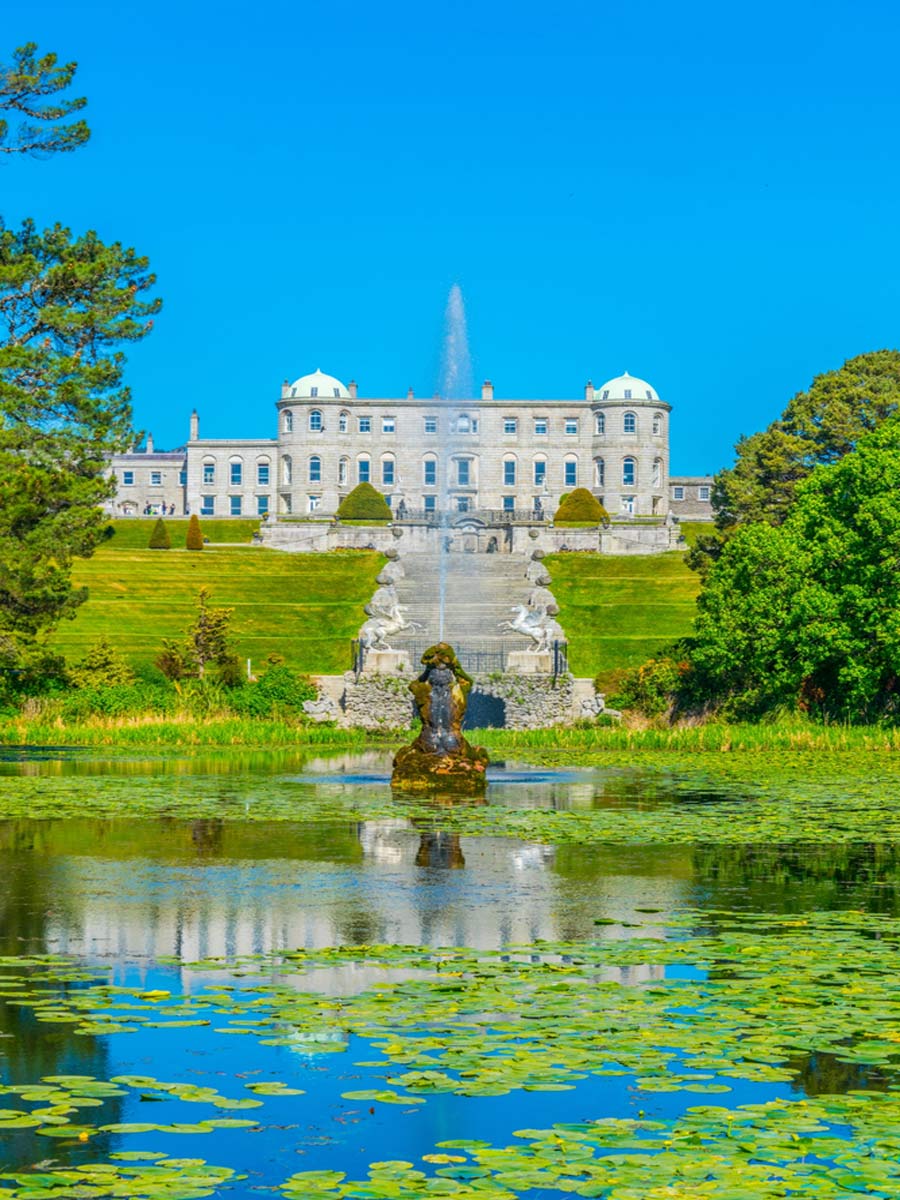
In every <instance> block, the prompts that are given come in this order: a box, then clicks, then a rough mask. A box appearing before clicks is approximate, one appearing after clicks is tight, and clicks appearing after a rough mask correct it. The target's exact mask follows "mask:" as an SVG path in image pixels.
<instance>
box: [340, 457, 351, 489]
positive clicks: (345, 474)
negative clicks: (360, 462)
mask: <svg viewBox="0 0 900 1200" xmlns="http://www.w3.org/2000/svg"><path fill="white" fill-rule="evenodd" d="M349 477H350V459H349V458H342V459H340V461H339V462H338V487H346V486H347V480H348V479H349Z"/></svg>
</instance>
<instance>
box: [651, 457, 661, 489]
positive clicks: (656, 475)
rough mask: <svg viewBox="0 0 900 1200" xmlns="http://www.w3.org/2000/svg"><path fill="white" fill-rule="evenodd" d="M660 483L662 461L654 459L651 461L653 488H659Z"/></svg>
mask: <svg viewBox="0 0 900 1200" xmlns="http://www.w3.org/2000/svg"><path fill="white" fill-rule="evenodd" d="M661 483H662V459H661V458H654V460H653V486H654V487H659V486H660V484H661Z"/></svg>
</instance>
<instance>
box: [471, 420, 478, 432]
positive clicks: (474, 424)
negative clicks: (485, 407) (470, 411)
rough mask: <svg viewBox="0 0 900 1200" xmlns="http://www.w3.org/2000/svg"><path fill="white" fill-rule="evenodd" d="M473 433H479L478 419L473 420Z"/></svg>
mask: <svg viewBox="0 0 900 1200" xmlns="http://www.w3.org/2000/svg"><path fill="white" fill-rule="evenodd" d="M472 432H473V433H477V432H478V418H477V417H473V418H472Z"/></svg>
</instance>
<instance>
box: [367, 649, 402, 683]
mask: <svg viewBox="0 0 900 1200" xmlns="http://www.w3.org/2000/svg"><path fill="white" fill-rule="evenodd" d="M363 673H364V674H366V675H401V674H403V675H409V676H410V677H412V662H411V661H410V657H409V651H408V650H370V651H369V652H368V654H367V655H366V661H365V665H364V666H363Z"/></svg>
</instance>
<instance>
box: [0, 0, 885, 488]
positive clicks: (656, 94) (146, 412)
mask: <svg viewBox="0 0 900 1200" xmlns="http://www.w3.org/2000/svg"><path fill="white" fill-rule="evenodd" d="M29 8H31V11H30V12H29V11H28V9H29ZM3 29H4V37H3V42H4V47H5V48H4V47H0V54H2V56H3V57H6V56H8V53H9V51H10V50H11V49H12V47H14V46H16V45H19V44H21V43H22V42H24V41H27V40H33V41H37V42H38V43H39V45H40V47H41V48H42V49H53V50H55V51H57V52H58V53H59V54H60V56H61V57H63V58H66V59H70V58H74V59H77V60H78V62H79V64H80V66H79V76H78V80H79V88H78V90H79V92H83V93H84V94H87V95H88V97H89V99H90V106H89V110H88V115H89V118H90V122H91V125H92V128H93V131H94V133H93V138H92V140H91V142H90V144H89V146H88V147H87V148H86V149H85V150H83V151H81V152H80V153H78V154H72V155H66V156H61V157H58V158H56V159H54V160H50V161H47V162H37V161H34V160H28V159H25V160H21V161H19V160H14V161H10V160H9V159H7V160H6V161H4V162H2V163H0V212H2V213H3V214H4V216H5V217H6V219H7V221H18V220H19V219H20V218H22V217H24V216H26V215H32V216H34V217H36V218H37V219H38V220H39V221H41V222H50V221H54V220H61V221H64V222H65V223H67V224H69V225H71V226H72V227H73V228H75V229H78V230H81V229H85V228H96V229H97V230H98V231H99V232H100V234H101V235H102V236H103V237H105V238H108V239H119V240H122V241H125V242H128V243H129V244H132V245H134V246H135V247H137V248H138V249H139V250H140V251H142V252H143V253H146V254H148V255H149V256H150V258H151V261H152V264H153V267H154V268H155V270H156V272H157V274H158V276H159V292H160V294H161V295H162V297H163V299H164V310H163V313H162V314H161V315H160V317H159V319H158V320H157V322H156V328H155V330H154V332H153V334H152V336H151V337H150V338H149V339H148V340H147V341H146V342H145V343H143V344H142V345H141V346H139V347H135V348H134V349H132V350H131V352H130V354H129V369H128V378H129V382H130V384H131V387H132V389H133V394H134V407H135V418H136V422H137V424H138V425H139V426H141V427H143V428H144V429H149V430H152V432H153V434H154V436H155V439H156V444H157V445H158V446H159V445H165V446H172V445H175V444H178V443H180V442H183V441H184V439H185V437H186V436H187V422H188V413H189V411H190V409H191V408H192V407H193V406H195V405H196V407H197V408H198V409H199V411H200V415H201V423H202V424H201V429H202V432H203V433H204V434H205V435H207V436H222V437H227V436H256V435H263V436H271V435H273V434H274V409H273V407H272V405H273V403H274V401H275V399H276V398H277V395H278V389H279V386H280V384H281V381H282V380H283V379H284V378H291V379H293V378H296V377H297V376H299V375H301V374H304V373H306V372H307V371H310V370H314V369H315V368H316V367H317V366H321V368H322V369H323V370H325V371H330V372H332V373H333V374H336V375H338V376H340V377H341V378H343V379H345V380H348V379H350V378H355V379H356V380H357V381H358V383H359V387H360V393H361V394H366V395H393V396H396V395H403V394H405V392H406V388H407V387H409V386H412V387H414V388H415V390H416V392H417V393H420V394H429V395H430V394H431V393H432V392H433V391H434V388H435V385H436V381H437V374H438V365H439V359H440V339H441V329H442V315H443V308H444V303H445V300H446V295H447V291H448V289H449V287H450V285H451V284H452V283H454V282H459V284H460V285H461V287H462V289H463V292H464V295H465V299H466V305H467V311H468V323H469V336H470V341H471V349H472V356H473V360H474V365H475V374H476V378H477V379H481V378H484V377H486V376H489V377H490V378H491V379H492V380H493V382H494V385H495V389H496V394H497V395H498V396H510V397H514V396H515V397H555V396H573V397H577V396H580V395H581V394H582V388H583V385H584V383H585V381H586V380H587V379H588V378H589V377H591V378H592V379H593V381H594V383H595V384H597V385H599V384H600V383H601V382H602V381H603V380H604V379H606V378H608V377H610V376H613V375H618V374H619V373H620V372H621V371H622V370H624V369H627V370H629V371H630V372H631V373H632V374H635V375H640V376H643V377H644V378H646V379H648V380H649V381H650V382H651V383H652V384H653V385H654V386H655V387H656V388H657V389H658V390H659V392H660V394H661V395H662V396H663V398H664V399H667V400H669V401H670V403H672V404H673V406H674V408H675V412H674V414H673V422H672V470H673V472H675V473H681V472H694V471H696V472H705V471H713V470H716V469H718V468H719V467H720V466H722V465H725V464H726V463H728V462H730V461H731V456H732V447H733V443H734V442H735V440H736V438H737V437H738V435H739V434H741V433H750V432H753V431H754V430H755V429H758V428H760V427H762V426H763V425H765V424H767V423H768V422H769V421H770V420H771V419H772V418H773V417H775V416H777V414H778V413H779V412H780V411H781V409H782V408H783V407H784V404H785V403H786V401H787V400H788V399H789V398H790V396H791V395H792V394H793V393H794V392H796V391H798V390H801V389H803V388H805V387H806V386H807V385H808V384H809V382H810V380H811V379H812V377H813V375H815V374H817V373H818V372H820V371H824V370H828V369H830V368H833V367H836V366H838V365H840V363H841V362H842V361H843V360H844V359H845V358H847V357H849V356H851V355H853V354H858V353H861V352H863V351H866V350H874V349H879V348H881V347H885V346H891V347H893V346H897V345H898V344H900V337H898V323H900V312H898V309H900V261H898V260H900V233H898V197H900V155H898V151H897V130H898V128H900V121H898V117H900V112H898V110H900V86H898V83H897V72H896V62H895V59H896V47H897V44H898V33H900V6H897V5H895V4H890V3H887V2H873V0H869V2H867V0H862V2H859V0H857V2H856V3H852V4H851V3H848V2H843V0H842V2H834V0H815V2H809V0H793V2H788V3H784V2H782V3H779V4H775V3H771V2H770V0H760V2H759V3H756V4H755V5H753V6H749V5H741V4H737V5H733V4H722V3H721V0H719V2H718V3H710V2H703V3H690V2H689V0H688V2H687V3H685V4H681V5H676V4H672V3H671V0H668V2H655V0H654V2H649V3H617V4H610V3H608V2H607V0H592V2H587V3H573V2H568V0H561V2H559V3H556V4H548V3H543V4H536V3H533V2H531V0H517V2H516V3H512V2H508V0H498V2H496V3H491V2H489V0H482V2H481V3H471V2H470V0H461V2H457V3H453V4H447V3H440V2H431V3H423V0H418V2H417V3H407V2H402V3H387V4H381V5H374V4H371V3H362V2H361V0H352V2H343V3H342V2H340V0H332V2H330V3H305V2H301V3H282V2H280V0H256V3H254V4H252V5H241V6H238V5H235V4H232V3H230V2H229V0H223V2H220V3H216V4H212V3H208V2H207V0H194V2H192V0H182V2H181V3H179V4H174V3H171V2H170V0H157V2H156V3H155V4H146V5H140V6H138V5H134V4H127V3H126V4H122V3H121V2H118V3H112V2H109V0H80V2H79V3H78V4H73V3H71V0H46V2H45V3H44V4H42V5H41V6H40V7H39V8H35V7H34V6H26V5H16V6H15V7H14V8H11V9H8V10H7V11H6V12H5V13H4V22H3Z"/></svg>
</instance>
